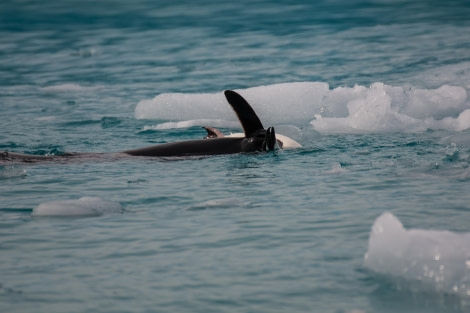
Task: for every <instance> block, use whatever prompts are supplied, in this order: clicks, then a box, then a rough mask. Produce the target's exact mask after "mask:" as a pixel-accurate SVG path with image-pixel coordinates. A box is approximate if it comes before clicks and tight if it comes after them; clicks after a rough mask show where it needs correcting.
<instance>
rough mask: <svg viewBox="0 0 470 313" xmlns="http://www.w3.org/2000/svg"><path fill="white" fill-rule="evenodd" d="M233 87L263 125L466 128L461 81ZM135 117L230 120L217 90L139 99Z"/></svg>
mask: <svg viewBox="0 0 470 313" xmlns="http://www.w3.org/2000/svg"><path fill="white" fill-rule="evenodd" d="M236 91H237V92H239V93H240V94H241V95H242V96H243V97H244V98H246V100H247V101H248V102H249V103H250V104H251V105H252V106H253V108H254V110H255V111H256V113H257V114H258V116H259V117H260V119H261V120H262V122H263V124H264V125H265V126H266V127H267V126H272V125H278V124H285V125H295V126H297V127H300V128H305V127H306V126H308V125H311V126H312V127H313V128H314V129H315V130H316V131H318V132H322V133H370V132H420V131H425V130H428V129H431V130H438V129H443V130H449V131H464V130H467V129H470V101H469V99H468V96H467V91H466V90H465V88H464V87H462V86H452V85H448V84H444V85H442V86H440V87H439V88H435V89H422V88H414V87H409V86H390V85H386V84H383V83H380V82H377V83H374V84H372V85H371V86H367V87H366V86H354V87H337V88H334V89H330V88H329V86H328V84H326V83H320V82H299V83H284V84H275V85H270V86H260V87H252V88H248V89H243V90H236ZM135 117H136V118H138V119H158V120H162V121H172V123H174V124H169V123H164V124H161V126H158V127H161V128H165V127H166V128H168V127H181V126H182V125H185V124H184V123H186V124H188V125H193V124H194V123H195V121H204V123H205V125H207V126H214V125H211V124H210V122H211V121H214V122H217V121H219V123H218V124H217V125H215V126H217V127H231V126H228V124H229V123H228V122H233V121H236V116H235V114H234V113H233V112H232V111H231V109H230V106H229V105H228V104H227V102H226V100H225V97H224V96H223V93H222V92H219V93H215V94H179V93H164V94H160V95H158V96H156V97H155V98H153V99H147V100H142V101H140V102H139V103H138V104H137V106H136V109H135ZM182 122H184V123H183V124H181V123H182ZM206 122H207V123H206ZM224 123H227V124H224ZM199 124H200V123H199Z"/></svg>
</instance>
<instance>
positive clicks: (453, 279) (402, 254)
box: [364, 212, 470, 297]
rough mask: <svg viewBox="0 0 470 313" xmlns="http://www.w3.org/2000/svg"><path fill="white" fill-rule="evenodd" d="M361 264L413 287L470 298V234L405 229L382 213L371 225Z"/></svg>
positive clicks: (388, 215)
mask: <svg viewBox="0 0 470 313" xmlns="http://www.w3.org/2000/svg"><path fill="white" fill-rule="evenodd" d="M364 261H365V265H366V266H367V267H368V268H369V269H371V270H372V271H374V272H376V273H378V274H381V275H385V276H387V277H389V278H391V279H395V280H397V281H405V282H407V283H409V284H410V285H412V286H414V287H417V288H423V289H426V290H432V291H436V292H443V293H448V294H457V295H460V296H464V297H470V233H454V232H450V231H437V230H421V229H410V230H407V229H405V228H404V227H403V225H402V224H401V222H400V221H399V220H398V219H397V218H396V217H395V216H394V215H392V214H391V213H389V212H386V213H383V214H382V215H381V216H380V217H379V218H377V220H376V221H375V223H374V225H373V226H372V231H371V234H370V238H369V247H368V251H367V253H366V254H365V256H364Z"/></svg>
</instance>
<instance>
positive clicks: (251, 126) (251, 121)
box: [224, 90, 264, 137]
mask: <svg viewBox="0 0 470 313" xmlns="http://www.w3.org/2000/svg"><path fill="white" fill-rule="evenodd" d="M224 94H225V98H226V99H227V101H228V103H230V105H231V106H232V109H233V110H234V111H235V113H236V114H237V117H238V120H239V121H240V123H241V124H242V127H243V132H244V133H245V137H251V136H252V134H254V133H255V132H256V131H258V130H260V129H264V127H263V124H262V123H261V121H260V120H259V118H258V116H257V115H256V113H255V111H254V110H253V108H252V107H251V105H250V104H249V103H248V102H247V101H246V100H245V99H244V98H243V97H242V96H240V95H239V94H238V93H236V92H235V91H233V90H225V91H224Z"/></svg>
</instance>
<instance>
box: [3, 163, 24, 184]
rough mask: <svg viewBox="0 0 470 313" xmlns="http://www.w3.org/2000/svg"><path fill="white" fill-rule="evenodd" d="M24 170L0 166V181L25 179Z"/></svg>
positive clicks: (10, 166) (11, 166) (13, 166)
mask: <svg viewBox="0 0 470 313" xmlns="http://www.w3.org/2000/svg"><path fill="white" fill-rule="evenodd" d="M26 176H27V174H26V170H25V169H23V168H22V167H18V166H16V165H5V166H3V165H0V180H3V179H14V178H23V177H26Z"/></svg>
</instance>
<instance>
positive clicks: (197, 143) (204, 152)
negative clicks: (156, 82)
mask: <svg viewBox="0 0 470 313" xmlns="http://www.w3.org/2000/svg"><path fill="white" fill-rule="evenodd" d="M224 95H225V98H226V99H227V101H228V103H229V104H230V106H231V107H232V109H233V110H234V111H235V114H236V115H237V117H238V120H239V121H240V124H241V125H242V128H243V135H242V136H238V137H230V136H223V135H222V133H221V132H220V131H218V130H214V131H213V133H214V134H215V135H214V134H212V133H211V132H208V137H209V138H208V139H199V140H187V141H179V142H173V143H165V144H159V145H155V146H150V147H145V148H139V149H132V150H125V151H121V152H117V153H64V154H61V155H54V156H49V155H29V154H22V153H13V152H1V151H0V160H4V161H13V160H19V161H23V162H39V161H48V160H54V161H56V160H57V161H61V160H65V159H77V158H80V159H81V158H99V157H103V156H107V157H108V158H109V157H110V156H111V157H115V158H121V157H125V156H145V157H191V156H209V155H222V154H234V153H249V152H261V151H272V150H275V149H276V148H278V147H279V144H278V140H277V139H276V133H275V131H274V128H273V127H268V128H267V129H265V128H264V126H263V124H262V123H261V121H260V119H259V118H258V116H257V115H256V113H255V111H254V110H253V108H252V107H251V106H250V104H249V103H248V102H247V101H246V100H245V99H244V98H243V97H242V96H241V95H240V94H238V93H236V92H235V91H232V90H225V91H224Z"/></svg>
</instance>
